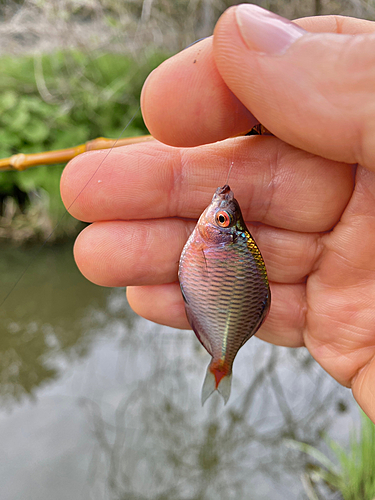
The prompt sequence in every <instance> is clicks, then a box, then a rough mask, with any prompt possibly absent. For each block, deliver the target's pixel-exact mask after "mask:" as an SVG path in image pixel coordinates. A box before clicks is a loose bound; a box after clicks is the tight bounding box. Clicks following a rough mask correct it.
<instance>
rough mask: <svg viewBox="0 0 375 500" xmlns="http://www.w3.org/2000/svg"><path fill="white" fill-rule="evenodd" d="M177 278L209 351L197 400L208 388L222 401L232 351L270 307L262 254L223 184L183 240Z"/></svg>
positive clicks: (228, 384) (227, 385)
mask: <svg viewBox="0 0 375 500" xmlns="http://www.w3.org/2000/svg"><path fill="white" fill-rule="evenodd" d="M179 281H180V286H181V291H182V294H183V297H184V300H185V308H186V313H187V317H188V320H189V322H190V325H191V326H192V328H193V330H194V332H195V333H196V335H197V337H198V339H199V340H200V342H201V343H202V345H203V346H204V347H205V349H206V350H207V351H208V353H209V354H210V355H211V356H212V360H211V363H210V365H209V366H208V368H207V374H206V378H205V382H204V384H203V388H202V402H203V403H204V401H205V400H206V399H207V398H208V397H209V396H210V395H211V394H212V392H213V391H214V390H218V392H219V393H220V394H221V395H222V396H223V398H224V401H225V402H227V400H228V399H229V395H230V388H231V375H232V365H233V361H234V359H235V357H236V354H237V352H238V350H239V349H240V348H241V347H242V346H243V345H244V343H245V342H246V341H247V340H248V339H249V338H250V337H251V336H252V335H254V333H256V331H257V330H258V328H259V327H260V325H261V324H262V322H263V321H264V319H265V317H266V315H267V312H268V309H269V306H270V290H269V285H268V278H267V272H266V267H265V264H264V261H263V258H262V256H261V253H260V251H259V249H258V246H257V245H256V243H255V241H254V239H253V237H252V236H251V234H250V232H249V231H248V229H247V227H246V225H245V222H244V221H243V217H242V214H241V210H240V207H239V204H238V202H237V201H236V200H235V199H234V196H233V193H232V191H231V189H230V187H229V186H228V185H225V186H223V187H222V188H218V189H217V190H216V193H215V194H214V196H213V199H212V202H211V204H210V205H209V206H208V207H207V208H206V210H205V211H204V212H203V213H202V215H201V217H200V218H199V221H198V223H197V225H196V227H195V229H194V231H193V233H192V234H191V236H190V238H189V239H188V241H187V243H186V245H185V247H184V249H183V251H182V254H181V258H180V266H179Z"/></svg>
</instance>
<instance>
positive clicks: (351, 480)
mask: <svg viewBox="0 0 375 500" xmlns="http://www.w3.org/2000/svg"><path fill="white" fill-rule="evenodd" d="M327 443H328V445H329V447H330V449H331V450H332V451H333V453H334V454H335V456H336V458H337V460H338V463H339V465H336V464H334V463H333V462H332V461H331V459H330V458H329V457H328V456H327V455H325V454H324V453H322V452H320V451H319V450H317V449H316V448H315V447H313V446H311V445H309V444H306V443H300V442H296V441H288V442H287V444H288V446H290V447H292V448H295V449H297V450H299V451H302V452H304V453H307V454H308V455H309V456H310V457H311V458H313V459H314V464H310V465H309V467H308V471H307V473H306V476H305V480H306V482H305V487H306V493H308V496H309V498H310V499H311V500H319V499H320V496H319V493H318V487H319V484H320V483H322V482H323V483H324V484H326V485H327V486H328V487H329V488H330V489H333V490H336V491H337V492H339V493H340V495H341V497H340V498H342V500H359V499H361V500H374V499H375V470H374V457H375V425H374V424H373V423H372V422H371V420H370V419H369V418H368V417H367V416H366V415H365V414H364V413H362V414H361V428H360V430H359V432H356V431H355V430H353V431H352V433H351V436H350V443H349V449H345V448H343V447H342V446H340V445H339V444H337V443H336V442H335V441H333V440H331V439H330V440H327Z"/></svg>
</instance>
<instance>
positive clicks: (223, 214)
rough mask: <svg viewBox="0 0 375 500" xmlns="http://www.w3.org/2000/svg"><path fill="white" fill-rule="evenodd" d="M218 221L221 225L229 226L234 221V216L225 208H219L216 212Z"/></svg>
mask: <svg viewBox="0 0 375 500" xmlns="http://www.w3.org/2000/svg"><path fill="white" fill-rule="evenodd" d="M215 218H216V222H217V224H218V225H219V226H220V227H228V226H230V225H231V223H232V221H233V217H232V215H231V214H230V213H228V212H227V211H225V210H219V212H217V214H216V217H215Z"/></svg>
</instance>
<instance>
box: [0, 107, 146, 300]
mask: <svg viewBox="0 0 375 500" xmlns="http://www.w3.org/2000/svg"><path fill="white" fill-rule="evenodd" d="M140 109H141V106H140V105H139V106H138V109H137V111H136V112H135V113H134V115H133V116H132V117H131V118H130V120H129V121H128V123H127V124H126V125H125V126H124V128H123V129H122V130H121V132H120V134H119V136H118V137H117V138H116V140H115V142H114V144H113V146H112V147H111V149H109V151H108V152H107V154H106V155H105V156H104V158H103V159H102V161H101V162H100V163H99V165H98V166H97V168H96V169H95V170H94V172H93V173H92V174H91V177H90V178H89V179H88V180H87V181H86V183H85V185H84V186H83V187H82V189H81V190H80V191H79V193H78V194H77V196H76V197H75V198H74V200H73V201H72V202H71V203H70V205H69V206H68V207H67V208H66V209H65V212H64V215H62V217H61V218H60V220H59V221H58V222H57V223H56V225H55V226H54V228H53V229H52V231H51V232H50V234H49V235H48V236H47V238H46V239H45V240H44V242H43V244H42V245H41V247H40V248H39V249H38V250H37V252H36V254H35V255H34V256H33V257H32V258H31V260H30V262H29V263H28V264H27V266H26V267H25V269H24V270H23V271H22V272H21V274H20V275H19V277H18V278H17V279H16V281H15V282H14V284H13V285H12V286H11V288H10V290H9V291H8V293H7V294H6V295H5V297H4V299H3V300H2V301H1V302H0V309H1V308H2V307H3V305H4V303H5V302H6V301H7V300H8V298H9V297H10V295H11V294H12V293H13V291H14V290H15V288H16V287H17V285H18V283H19V282H20V281H21V280H22V278H23V277H24V276H25V274H26V273H27V271H28V270H29V269H30V267H31V265H32V264H33V263H34V262H35V260H36V259H37V258H38V255H39V254H40V252H41V251H42V250H43V248H44V247H45V246H46V245H47V243H48V242H49V240H50V239H51V237H52V236H53V234H54V233H55V231H56V229H57V228H58V227H59V226H60V224H61V223H62V221H63V220H64V219H65V217H66V216H67V214H68V213H69V210H70V209H71V208H72V206H73V205H74V203H75V202H76V201H77V200H78V198H79V196H81V194H82V193H83V191H84V190H85V189H86V188H87V186H88V185H89V184H90V182H91V181H92V179H93V178H94V177H95V175H96V174H97V173H98V171H99V169H100V168H101V166H102V165H103V163H104V162H105V160H106V159H107V158H108V156H109V154H110V153H111V152H112V150H113V149H114V148H115V147H116V144H117V143H118V141H119V140H120V139H121V136H122V134H123V133H124V132H125V130H126V129H127V128H128V127H129V126H130V125H131V124H132V122H133V121H134V119H135V117H136V116H137V114H138V112H139V111H140Z"/></svg>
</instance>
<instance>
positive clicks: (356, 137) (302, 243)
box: [61, 5, 375, 421]
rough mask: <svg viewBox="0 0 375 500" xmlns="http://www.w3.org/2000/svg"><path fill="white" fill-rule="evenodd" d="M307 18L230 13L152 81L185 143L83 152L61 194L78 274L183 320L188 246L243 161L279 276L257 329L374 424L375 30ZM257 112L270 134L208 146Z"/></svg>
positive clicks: (249, 214)
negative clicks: (323, 376)
mask: <svg viewBox="0 0 375 500" xmlns="http://www.w3.org/2000/svg"><path fill="white" fill-rule="evenodd" d="M240 16H241V17H240ZM247 23H248V24H247ZM298 24H299V26H301V27H304V28H305V29H307V30H309V31H310V32H316V33H314V34H312V33H307V32H305V31H304V30H303V29H301V28H299V27H297V26H296V25H295V24H292V23H289V22H287V21H285V20H282V19H281V18H278V17H277V16H276V17H275V16H273V15H272V14H269V13H267V11H264V10H262V9H260V8H259V7H256V6H252V5H246V6H241V7H233V8H231V9H229V10H228V11H226V12H225V13H224V15H223V16H222V17H221V19H220V20H219V22H218V25H217V26H216V29H215V33H214V37H213V38H209V39H206V40H204V41H202V42H200V43H197V44H196V45H194V46H192V47H190V48H188V49H186V50H185V51H183V52H181V53H179V54H177V55H176V56H174V57H173V58H171V59H169V60H168V61H166V62H165V63H163V64H162V65H161V66H160V67H159V68H158V69H157V70H155V71H154V72H153V73H152V74H151V75H150V77H149V78H148V80H147V82H146V85H145V88H144V90H143V95H142V110H143V114H144V117H145V121H146V124H147V125H148V127H149V129H150V131H151V133H152V134H153V135H154V136H155V137H156V138H157V139H159V140H160V141H162V142H164V143H167V144H170V145H172V146H176V147H175V148H172V147H170V146H166V145H163V144H161V143H159V142H157V141H155V143H148V144H143V145H135V146H130V147H129V146H128V147H126V148H119V149H116V150H113V151H111V153H110V154H109V155H108V157H106V155H107V152H92V153H86V154H84V155H81V156H79V157H77V158H76V159H74V160H73V161H72V162H71V163H70V164H69V165H68V167H67V168H66V170H65V171H64V174H63V177H62V184H61V186H62V196H63V199H64V202H65V205H66V206H67V207H70V205H71V204H72V202H74V203H73V204H72V205H71V207H70V212H71V213H72V215H74V216H75V217H77V218H79V219H82V220H85V221H90V222H93V224H91V225H90V226H89V227H87V228H86V229H85V230H84V231H83V232H82V233H81V234H80V236H79V237H78V239H77V242H76V245H75V258H76V261H77V264H78V266H79V268H80V269H81V271H82V272H83V274H84V275H85V276H86V277H87V278H88V279H90V280H91V281H93V282H95V283H97V284H100V285H104V286H128V287H129V288H128V298H129V302H130V305H131V306H132V307H133V309H134V310H135V311H136V312H137V313H139V314H140V315H142V316H144V317H145V318H148V319H150V320H152V321H155V322H158V323H163V324H167V325H170V326H174V327H178V328H188V327H189V325H188V323H187V319H186V316H185V310H184V304H183V300H182V297H181V294H180V290H179V285H178V283H177V268H178V260H179V255H180V252H181V250H182V247H183V245H184V243H185V242H186V240H187V237H188V235H189V234H190V232H191V231H192V229H193V227H194V225H195V220H196V219H197V218H198V216H199V215H200V213H201V212H202V211H203V209H204V208H205V207H206V206H207V205H208V203H209V202H210V200H211V197H212V194H213V193H214V191H215V189H216V188H217V187H218V186H220V185H223V184H224V183H225V180H226V176H227V173H228V169H229V166H230V164H231V162H232V161H233V163H234V166H233V169H232V172H231V176H230V182H229V184H230V186H231V188H232V189H233V191H234V194H235V196H236V198H237V199H238V201H239V202H240V205H241V208H242V212H243V215H244V218H245V220H247V221H248V220H252V221H257V223H254V224H247V225H248V227H249V229H250V231H251V232H252V234H253V236H254V238H255V240H256V241H257V243H258V245H259V247H260V249H261V251H262V254H263V257H264V260H265V262H266V266H267V270H268V275H269V279H270V284H271V294H272V305H271V310H270V314H269V316H268V318H267V320H266V322H265V323H264V325H263V326H262V328H261V329H260V330H259V332H258V334H257V335H258V336H259V337H260V338H263V339H264V340H267V341H269V342H273V343H275V344H280V345H286V346H291V347H298V346H302V345H306V347H307V348H308V349H309V351H310V352H311V354H312V355H313V357H314V358H315V359H316V360H317V361H318V362H319V363H320V364H321V365H322V366H323V367H324V368H325V369H326V370H327V371H328V372H329V373H330V374H331V375H332V376H333V377H334V378H336V379H337V380H338V381H339V382H340V383H342V384H343V385H346V386H348V387H351V388H352V390H353V393H354V396H355V397H356V399H357V401H358V402H359V404H360V405H361V406H362V408H363V409H364V411H365V412H366V413H367V414H368V415H369V416H370V417H371V418H372V419H373V420H374V421H375V281H374V276H375V258H374V253H375V252H374V249H375V109H374V107H375V104H374V103H375V71H374V68H375V24H374V23H370V22H368V21H363V20H358V19H350V18H341V17H317V18H306V19H301V20H299V21H298ZM269 30H271V31H269ZM318 32H324V33H321V34H319V33H318ZM337 33H340V35H338V34H337ZM353 35H355V36H353ZM249 110H250V111H251V113H250V111H249ZM254 116H256V118H257V120H259V121H260V122H261V123H262V124H263V125H264V126H266V127H267V128H268V129H269V130H270V131H271V132H272V133H273V134H274V135H275V136H276V137H267V136H261V137H242V138H235V139H230V140H226V141H223V142H219V143H216V144H210V143H212V142H214V141H219V140H223V139H225V138H227V137H233V136H235V135H238V134H241V133H245V132H246V131H248V130H250V129H251V128H252V126H253V125H254V124H255V123H257V121H256V120H255V118H254ZM186 146H196V147H194V148H188V149H184V147H186ZM104 157H105V161H104V162H103V164H102V165H101V166H100V168H99V169H98V170H97V171H96V172H95V170H96V169H97V167H98V165H99V164H100V162H101V161H102V160H103V158H104ZM357 164H358V165H357ZM93 174H94V175H93ZM92 176H93V178H92V179H91V180H90V182H88V180H89V179H90V178H91V177H92ZM87 182H88V183H87ZM86 184H87V185H86ZM81 190H82V192H81ZM79 193H80V194H79ZM78 194H79V196H78V198H77V195H78ZM76 198H77V199H76ZM259 223H261V224H259Z"/></svg>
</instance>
